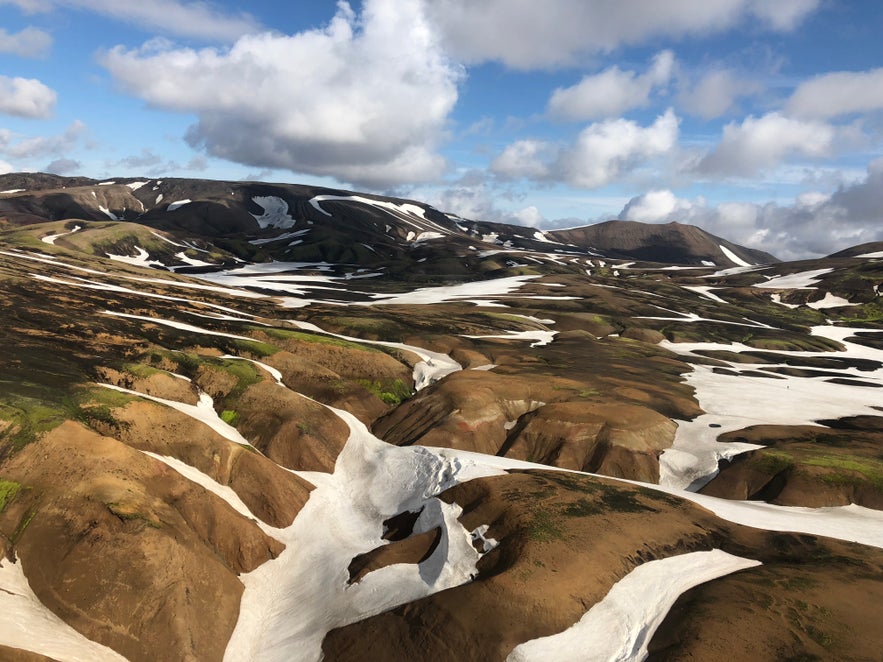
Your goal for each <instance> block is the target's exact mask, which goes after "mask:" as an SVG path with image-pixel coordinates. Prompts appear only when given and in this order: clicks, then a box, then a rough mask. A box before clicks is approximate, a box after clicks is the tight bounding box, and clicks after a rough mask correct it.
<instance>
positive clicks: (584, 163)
mask: <svg viewBox="0 0 883 662" xmlns="http://www.w3.org/2000/svg"><path fill="white" fill-rule="evenodd" d="M677 140H678V118H677V116H676V115H675V114H674V111H673V110H671V109H668V110H667V111H666V112H665V113H664V114H662V115H660V116H659V117H657V118H656V120H655V121H654V122H653V124H651V125H649V126H646V127H644V126H641V125H640V124H638V123H637V122H633V121H631V120H625V119H616V120H605V121H603V122H595V123H593V124H590V125H588V126H587V127H586V128H584V129H583V130H582V131H581V132H580V133H579V135H578V136H577V138H576V140H575V141H574V143H573V144H572V145H553V144H551V143H548V142H545V141H535V140H520V141H517V142H515V143H512V144H511V145H509V146H508V147H506V149H505V150H503V152H502V154H500V156H498V157H497V158H496V159H495V160H494V161H493V163H492V164H491V170H492V171H493V172H494V173H495V174H497V175H499V176H501V177H503V178H509V179H517V178H526V179H533V180H537V181H554V182H566V183H567V184H570V185H571V186H575V187H577V188H588V189H593V188H600V187H602V186H604V185H606V184H609V183H610V182H612V181H614V180H615V179H617V178H618V177H620V176H622V175H624V174H626V173H628V172H631V171H632V170H634V169H635V168H637V167H638V166H640V165H642V164H644V163H646V162H647V161H649V160H651V159H653V158H655V157H659V156H663V155H666V154H669V153H671V152H672V151H673V150H674V149H675V147H676V146H677Z"/></svg>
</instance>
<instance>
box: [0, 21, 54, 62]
mask: <svg viewBox="0 0 883 662" xmlns="http://www.w3.org/2000/svg"><path fill="white" fill-rule="evenodd" d="M50 48H52V35H50V34H49V33H48V32H44V31H43V30H38V29H37V28H34V27H27V28H25V29H24V30H22V31H20V32H14V33H10V32H7V31H6V30H4V29H3V28H0V53H11V54H13V55H19V56H21V57H43V56H45V55H46V54H48V53H49V49H50Z"/></svg>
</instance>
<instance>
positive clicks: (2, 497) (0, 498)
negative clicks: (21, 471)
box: [0, 479, 21, 513]
mask: <svg viewBox="0 0 883 662" xmlns="http://www.w3.org/2000/svg"><path fill="white" fill-rule="evenodd" d="M19 488H21V485H19V484H18V483H16V482H15V481H11V480H2V479H0V513H2V512H3V511H4V510H6V506H7V505H9V504H10V503H11V502H12V500H13V499H15V495H16V494H18V490H19Z"/></svg>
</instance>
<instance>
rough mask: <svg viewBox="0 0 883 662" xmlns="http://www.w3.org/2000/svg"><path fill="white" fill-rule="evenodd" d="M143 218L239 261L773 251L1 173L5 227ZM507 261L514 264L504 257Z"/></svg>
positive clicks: (315, 200) (695, 237)
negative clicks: (544, 229)
mask: <svg viewBox="0 0 883 662" xmlns="http://www.w3.org/2000/svg"><path fill="white" fill-rule="evenodd" d="M68 219H80V220H86V221H107V220H114V221H116V220H119V221H130V222H135V223H138V224H141V225H144V226H148V227H150V228H153V229H155V230H162V231H166V232H171V233H173V234H176V235H178V236H180V237H182V238H187V239H199V240H203V241H208V242H211V243H212V244H213V245H214V246H215V247H216V248H218V249H221V250H223V251H226V252H227V253H229V254H230V256H233V257H235V258H237V259H242V260H247V261H264V260H267V259H275V260H288V261H304V262H333V263H352V264H360V265H363V266H366V267H369V266H377V265H384V266H385V267H387V268H389V269H391V271H392V273H401V274H403V275H409V274H412V273H414V272H415V271H416V272H426V273H447V274H450V275H452V276H464V275H468V274H470V273H476V272H481V273H484V272H487V271H488V266H487V265H485V266H482V262H483V261H485V260H486V259H487V258H489V257H494V259H495V260H496V261H497V262H498V263H499V265H500V266H501V267H502V266H511V265H512V264H516V263H522V264H523V263H525V262H524V258H525V257H526V256H533V259H534V260H536V259H539V260H541V261H546V262H549V261H552V262H561V261H562V259H561V258H564V257H566V256H571V260H575V259H579V258H580V257H583V258H593V257H600V258H622V259H629V260H636V261H642V262H661V263H667V264H679V265H697V266H701V265H705V266H716V267H731V266H741V265H744V264H752V265H754V264H769V263H773V262H777V260H776V258H775V257H773V256H772V255H769V254H767V253H763V252H761V251H755V250H752V249H748V248H745V247H742V246H739V245H737V244H734V243H732V242H730V241H727V240H725V239H721V238H720V237H715V236H714V235H710V234H708V233H707V232H705V231H703V230H701V229H699V228H696V227H693V226H689V225H682V224H679V223H672V224H668V225H647V224H643V223H635V222H627V221H610V222H608V223H600V224H598V225H591V226H586V227H584V228H576V229H571V230H555V231H542V230H537V229H535V228H529V227H524V226H518V225H507V224H501V223H491V222H487V221H481V220H474V219H466V218H461V217H459V216H456V215H454V214H447V213H444V212H443V211H440V210H437V209H435V208H433V207H431V206H430V205H427V204H425V203H423V202H419V201H415V200H407V199H401V198H391V197H385V196H378V195H372V194H366V193H356V192H353V191H345V190H338V189H328V188H322V187H315V186H301V185H295V184H269V183H259V182H224V181H213V180H202V179H167V178H164V179H150V178H140V179H139V178H117V179H109V180H105V181H99V180H93V179H88V178H83V177H73V178H68V177H59V176H56V175H46V174H39V173H37V174H30V173H14V174H8V175H2V176H0V224H3V223H5V224H7V225H12V226H19V225H29V224H33V223H40V222H45V221H57V220H68ZM507 262H508V263H509V264H508V265H507Z"/></svg>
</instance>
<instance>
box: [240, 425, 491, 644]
mask: <svg viewBox="0 0 883 662" xmlns="http://www.w3.org/2000/svg"><path fill="white" fill-rule="evenodd" d="M332 411H334V412H335V413H336V414H337V415H338V416H340V418H341V419H343V421H344V422H345V423H346V424H347V425H348V426H349V428H350V435H349V439H348V440H347V443H346V446H345V447H344V449H343V451H342V452H341V454H340V456H339V457H338V459H337V462H336V464H335V467H334V473H333V474H331V475H330V476H325V477H322V476H318V475H314V474H311V475H310V477H309V479H311V481H314V484H317V487H316V489H315V490H313V491H312V493H311V494H310V498H309V501H307V503H306V505H305V506H304V508H303V509H302V510H301V511H300V513H299V514H298V516H297V517H296V518H295V521H294V523H293V524H292V525H291V526H290V527H288V528H287V529H285V530H283V531H282V532H281V536H280V540H281V541H282V542H284V543H285V544H286V548H285V550H284V551H283V552H282V553H281V554H280V555H279V557H277V558H276V559H274V560H272V561H268V562H267V563H265V564H263V565H262V566H260V567H259V568H257V569H256V570H254V571H253V572H251V573H248V574H246V575H243V576H242V577H241V579H242V581H243V583H244V584H245V592H244V594H243V596H242V602H241V607H240V616H239V621H238V623H237V624H236V629H235V630H234V632H233V636H232V637H231V639H230V642H229V643H228V645H227V651H226V654H225V656H224V659H225V660H226V661H227V662H246V661H248V662H250V661H251V660H261V661H262V662H297V661H301V660H309V661H311V662H312V661H314V660H317V659H320V658H321V646H322V640H323V639H324V637H325V634H326V633H327V632H328V631H329V630H331V629H332V628H335V627H340V626H343V625H346V624H348V623H352V622H355V621H358V620H362V619H364V618H367V617H368V616H371V615H373V614H377V613H380V612H382V611H386V610H389V609H392V608H393V607H395V606H397V605H400V604H405V603H407V602H411V601H413V600H416V599H419V598H421V597H424V596H426V595H430V594H432V593H435V592H438V591H441V590H444V589H446V588H452V587H454V586H458V585H460V584H463V583H466V582H469V581H471V579H472V578H474V577H475V575H476V574H477V570H476V567H475V564H476V563H477V562H478V560H479V559H480V558H481V556H482V553H480V552H478V551H476V550H475V548H474V547H473V546H472V540H473V538H476V539H481V538H483V537H484V533H485V531H486V529H484V528H482V527H478V528H476V529H475V530H473V531H468V530H466V529H465V528H464V527H463V526H462V525H461V524H460V523H459V522H458V521H457V517H458V516H459V515H460V513H461V508H460V507H459V506H457V505H456V504H451V505H448V504H445V503H444V502H442V501H440V500H438V499H435V498H434V496H435V495H436V494H439V493H440V492H442V491H443V490H445V489H447V488H448V487H451V486H453V485H455V484H456V483H457V482H458V477H459V475H460V472H461V471H462V470H463V469H466V470H467V471H468V470H469V469H470V468H471V467H472V465H473V463H472V462H470V461H469V460H465V461H463V462H460V461H458V460H456V459H454V460H451V459H448V458H446V457H443V456H440V455H438V454H435V453H433V452H431V451H428V450H426V449H424V448H420V447H406V448H400V447H397V446H391V445H389V444H386V443H384V442H382V441H380V440H379V439H377V438H376V437H374V436H373V435H372V434H371V433H370V432H369V431H368V429H367V428H366V427H365V426H364V425H363V424H362V423H361V422H359V421H358V419H356V418H355V417H354V416H352V415H351V414H349V413H347V412H345V411H341V410H337V409H332ZM473 473H475V474H476V475H494V474H499V473H502V472H501V470H499V469H496V468H489V467H482V468H481V469H478V470H477V471H475V470H473ZM420 508H422V509H423V511H422V513H421V515H420V517H419V518H418V520H417V524H416V525H415V529H414V530H415V533H420V532H423V531H429V530H432V529H434V528H436V527H440V528H441V532H442V540H441V542H440V544H439V545H438V547H437V548H436V550H435V552H434V553H433V554H432V556H431V557H430V558H429V559H427V560H426V561H424V562H423V563H420V564H403V563H399V564H395V565H391V566H388V567H385V568H382V569H379V570H375V571H373V572H371V573H369V574H367V575H366V576H365V577H364V578H362V580H361V581H359V582H357V583H355V584H352V585H348V584H347V579H348V571H347V568H348V566H349V563H350V561H351V560H352V558H353V557H355V556H356V555H358V554H361V553H364V552H367V551H370V550H371V549H374V548H375V547H378V546H380V545H383V544H386V543H385V541H383V540H382V538H381V535H382V533H383V526H382V522H383V520H385V519H388V518H389V517H391V516H392V515H395V514H397V513H400V512H402V511H404V510H410V511H412V512H414V511H417V510H419V509H420ZM491 544H493V543H491ZM485 548H487V546H485ZM305 606H306V608H305Z"/></svg>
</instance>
